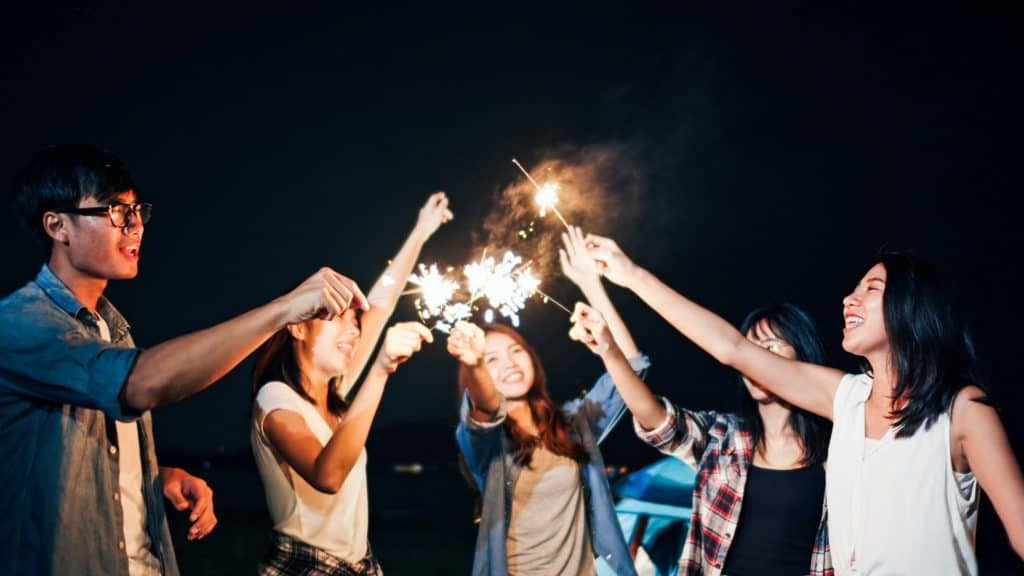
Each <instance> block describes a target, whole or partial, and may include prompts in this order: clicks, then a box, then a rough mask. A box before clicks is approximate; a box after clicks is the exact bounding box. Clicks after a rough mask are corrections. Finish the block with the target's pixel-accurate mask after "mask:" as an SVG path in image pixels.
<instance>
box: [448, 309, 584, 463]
mask: <svg viewBox="0 0 1024 576" xmlns="http://www.w3.org/2000/svg"><path fill="white" fill-rule="evenodd" d="M486 331H487V332H498V333H499V334H504V335H506V336H508V337H509V338H511V339H512V340H514V341H515V342H516V343H517V344H519V345H520V346H522V348H523V350H525V351H526V353H527V355H529V357H530V362H531V363H532V364H533V386H531V387H530V391H529V392H527V393H526V402H527V404H528V405H529V406H530V415H531V416H533V421H534V422H535V423H536V424H537V429H538V430H539V431H540V435H539V436H531V435H530V434H529V433H527V432H526V431H525V430H523V429H522V428H521V427H520V426H519V425H517V424H516V423H515V420H513V419H512V418H506V419H505V425H504V427H505V434H506V435H507V436H508V439H509V442H510V445H509V448H510V449H511V451H512V453H513V455H514V456H513V457H514V458H515V461H516V463H517V464H519V465H520V466H527V467H528V466H529V465H530V462H531V461H532V459H533V449H534V448H536V447H537V446H538V445H539V444H543V446H544V447H545V448H547V449H548V450H549V451H551V452H554V453H555V454H559V455H561V456H565V457H567V458H572V459H573V460H575V461H576V462H581V463H582V462H585V461H586V460H587V451H586V449H584V448H583V444H581V443H580V441H579V439H578V438H576V437H575V434H573V433H572V432H571V430H570V428H569V424H568V422H566V419H565V415H564V414H562V410H561V408H559V407H558V406H557V405H556V404H555V403H554V402H553V401H552V400H551V397H550V396H548V381H547V376H545V375H544V368H543V367H542V366H541V364H540V357H539V356H537V352H536V351H535V350H534V349H533V347H531V346H530V345H529V344H528V343H527V342H526V339H525V338H523V337H522V335H521V334H519V332H516V331H515V330H513V329H512V328H510V327H508V326H505V325H504V324H490V325H488V326H487V329H486ZM472 378H473V373H472V370H471V369H470V368H469V367H468V366H466V365H465V364H460V365H459V379H458V383H459V396H460V397H461V396H462V394H463V393H464V391H465V390H466V388H467V387H468V386H469V384H470V383H471V381H472Z"/></svg>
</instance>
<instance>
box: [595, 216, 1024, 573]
mask: <svg viewBox="0 0 1024 576" xmlns="http://www.w3.org/2000/svg"><path fill="white" fill-rule="evenodd" d="M587 242H588V246H589V250H590V255H591V257H592V258H594V260H595V261H596V262H597V265H598V267H599V268H600V269H602V271H603V273H604V274H605V276H606V277H607V278H608V279H609V280H611V281H612V282H615V283H616V284H619V285H621V286H624V287H626V288H628V289H630V290H632V291H633V292H634V293H636V294H637V295H638V296H640V298H641V299H643V300H644V301H645V302H646V303H647V304H648V305H650V306H651V307H652V308H653V309H654V310H655V311H656V312H658V313H659V314H661V316H663V317H664V318H665V319H666V320H668V321H669V322H670V323H671V324H672V325H673V326H674V327H675V328H676V329H678V330H679V331H680V332H681V333H682V334H683V335H684V336H686V337H687V338H689V339H690V340H692V341H693V342H694V343H695V344H697V345H698V346H700V347H701V348H703V349H704V350H705V351H707V352H708V353H710V354H711V355H712V356H714V357H715V358H716V359H717V360H718V361H719V362H722V363H723V364H726V365H728V366H731V367H732V368H734V369H736V370H738V371H739V372H740V373H742V374H744V375H745V376H747V377H748V378H750V379H751V380H756V381H757V382H759V383H760V384H761V385H762V386H763V387H764V388H766V389H767V390H768V391H769V392H771V393H773V394H775V395H776V396H778V397H780V398H782V399H784V400H786V401H788V402H790V403H792V404H793V405H795V406H798V407H800V408H803V409H804V410H808V411H810V412H813V413H816V414H819V415H821V416H824V417H826V418H830V419H832V420H833V430H832V440H831V444H830V446H829V461H828V473H827V478H826V501H827V504H828V509H829V511H828V514H829V537H830V540H831V551H832V561H833V564H834V566H835V570H836V574H879V575H881V574H929V575H931V574H976V573H977V561H976V559H975V556H974V534H975V528H976V520H977V506H978V499H979V491H978V485H980V487H981V489H982V490H984V491H985V493H986V494H988V496H989V498H990V499H991V501H992V503H993V505H994V507H995V510H996V513H997V514H998V516H999V519H1000V520H1001V521H1002V524H1003V527H1004V528H1005V530H1006V532H1007V534H1008V536H1009V539H1010V543H1011V545H1012V546H1013V549H1014V550H1015V551H1016V552H1017V554H1018V556H1021V557H1022V558H1024V478H1022V476H1021V470H1020V466H1019V465H1018V463H1017V461H1016V459H1015V457H1014V455H1013V451H1012V449H1011V447H1010V443H1009V441H1008V440H1007V437H1006V433H1005V431H1004V429H1003V426H1002V423H1001V422H1000V420H999V417H998V416H997V414H996V412H995V410H994V409H993V408H992V407H991V406H990V405H989V404H988V402H987V399H986V396H985V393H984V392H983V391H982V390H981V389H980V388H979V387H977V386H976V385H975V382H974V378H973V369H974V351H973V346H972V344H971V341H970V337H969V334H968V331H967V329H966V326H965V325H964V324H963V323H962V322H961V321H960V319H959V318H958V316H957V315H956V310H955V309H954V307H953V305H952V298H951V296H950V291H949V289H948V287H947V286H946V285H945V284H944V283H943V282H941V281H940V279H939V278H938V276H937V274H936V273H935V272H934V270H933V269H932V268H931V267H930V266H929V265H927V264H926V263H924V262H922V261H921V260H919V259H917V258H915V257H913V256H910V255H907V254H901V253H886V254H883V255H881V256H880V258H879V261H878V263H877V264H875V265H874V266H873V267H872V268H871V269H870V270H868V272H867V274H866V275H865V276H864V277H863V278H862V279H861V280H860V282H859V283H858V284H857V286H856V288H855V289H854V290H853V292H852V293H851V294H849V295H848V296H847V297H846V298H844V299H843V318H844V320H845V327H844V329H843V349H844V350H846V351H847V352H850V353H851V354H855V355H857V356H860V357H861V358H863V359H864V361H865V363H866V373H865V374H859V375H851V374H843V373H842V372H840V371H838V370H835V369H832V368H827V367H822V366H818V365H814V364H807V363H803V362H798V361H795V360H790V359H786V358H782V357H780V356H778V355H776V354H772V353H771V352H768V351H766V350H764V349H762V348H761V347H759V346H757V345H755V344H753V343H751V342H750V341H748V340H747V339H746V338H745V337H744V335H743V334H741V333H740V332H739V331H738V330H736V329H735V328H734V327H733V326H732V325H731V324H729V323H728V322H726V321H725V320H723V319H722V318H720V317H719V316H717V315H715V314H714V313H713V312H711V311H709V310H707V309H704V308H702V307H700V306H699V305H697V304H695V303H694V302H692V301H690V300H688V299H687V298H685V297H684V296H682V295H681V294H679V293H678V292H675V291H674V290H672V289H671V288H669V287H668V286H666V285H665V284H663V283H662V282H661V281H660V280H658V279H657V278H656V277H654V276H653V275H652V274H650V273H649V272H648V271H646V270H644V269H643V268H641V267H639V266H637V265H635V264H634V263H633V262H632V261H631V260H630V259H629V258H628V257H627V256H626V255H625V254H624V253H623V252H622V250H621V249H620V248H619V247H618V245H617V244H616V243H615V242H614V241H612V240H611V239H608V238H602V237H598V236H593V235H591V236H588V237H587Z"/></svg>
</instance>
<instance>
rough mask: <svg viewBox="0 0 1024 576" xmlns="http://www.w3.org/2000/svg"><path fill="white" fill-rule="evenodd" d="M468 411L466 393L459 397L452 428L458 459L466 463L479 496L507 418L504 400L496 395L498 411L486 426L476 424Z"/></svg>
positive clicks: (468, 401)
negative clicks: (457, 416) (455, 422)
mask: <svg viewBox="0 0 1024 576" xmlns="http://www.w3.org/2000/svg"><path fill="white" fill-rule="evenodd" d="M472 410H473V409H472V404H471V402H470V400H469V393H468V392H467V393H465V394H464V395H463V396H462V406H461V407H460V409H459V425H458V427H456V428H455V441H456V443H458V445H459V451H460V452H462V457H463V458H465V460H466V466H467V467H468V468H469V471H470V472H471V473H472V474H473V480H474V481H475V482H476V485H477V488H479V489H480V491H481V492H482V491H483V490H484V483H485V476H486V473H487V465H488V462H489V461H490V459H491V458H493V457H494V455H495V454H496V453H497V452H499V451H500V450H501V435H502V434H504V430H503V429H502V424H504V423H505V419H506V418H507V417H508V406H507V403H506V401H505V396H504V395H501V394H499V402H498V410H497V411H496V412H495V413H494V416H493V417H492V418H491V420H490V421H489V422H480V421H479V420H476V419H474V418H473V416H472Z"/></svg>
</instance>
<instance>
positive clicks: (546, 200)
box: [533, 182, 558, 218]
mask: <svg viewBox="0 0 1024 576" xmlns="http://www.w3.org/2000/svg"><path fill="white" fill-rule="evenodd" d="M533 199H534V201H535V202H537V205H538V206H540V216H541V218H543V217H544V215H546V214H547V213H548V210H554V209H555V204H558V184H557V183H555V182H548V183H547V184H545V185H543V186H541V187H540V188H539V189H538V190H537V195H536V196H534V197H533Z"/></svg>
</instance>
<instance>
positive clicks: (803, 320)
mask: <svg viewBox="0 0 1024 576" xmlns="http://www.w3.org/2000/svg"><path fill="white" fill-rule="evenodd" d="M762 321H763V322H766V323H767V324H768V326H769V327H770V328H771V330H772V332H773V333H774V334H775V336H776V337H778V338H780V339H782V340H785V341H786V342H787V343H788V344H789V345H790V346H792V347H793V348H794V349H795V350H796V359H797V360H800V361H801V362H810V363H812V364H823V363H824V362H825V353H824V351H823V350H822V346H821V340H819V339H818V331H817V330H815V328H814V321H813V320H811V317H810V316H808V315H807V313H806V312H804V311H803V310H801V309H800V308H798V307H796V306H794V305H792V304H789V303H783V304H777V305H775V306H766V307H764V308H758V309H757V310H754V311H753V312H751V313H750V314H748V315H747V317H746V318H745V319H744V320H743V323H742V324H741V325H740V331H741V332H743V334H746V333H747V332H749V331H750V330H752V329H755V330H756V326H757V325H758V324H760V323H761V322H762ZM739 383H740V415H741V416H743V419H744V420H745V421H746V423H747V426H748V427H749V429H750V436H751V444H752V445H753V446H754V447H755V450H763V449H764V422H763V421H762V420H761V413H760V412H759V411H758V409H757V401H755V400H754V399H753V397H751V396H750V392H749V391H747V388H746V386H745V385H744V384H743V375H742V374H741V375H739ZM789 427H790V428H791V429H792V430H793V432H795V433H796V435H797V436H798V437H799V438H800V444H801V446H802V447H803V456H802V458H801V464H803V465H805V466H806V465H810V464H815V463H818V462H823V461H824V460H825V459H826V458H827V457H828V442H829V437H830V436H831V434H832V424H831V423H830V422H829V421H828V420H826V419H825V418H822V417H820V416H817V415H815V414H811V413H810V412H806V411H804V410H801V409H799V408H797V407H795V406H790V412H789Z"/></svg>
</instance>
